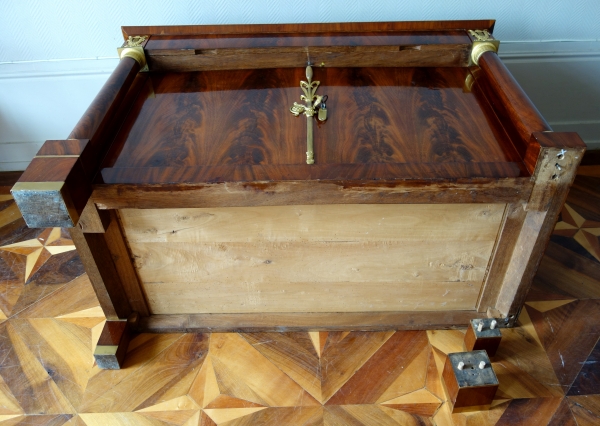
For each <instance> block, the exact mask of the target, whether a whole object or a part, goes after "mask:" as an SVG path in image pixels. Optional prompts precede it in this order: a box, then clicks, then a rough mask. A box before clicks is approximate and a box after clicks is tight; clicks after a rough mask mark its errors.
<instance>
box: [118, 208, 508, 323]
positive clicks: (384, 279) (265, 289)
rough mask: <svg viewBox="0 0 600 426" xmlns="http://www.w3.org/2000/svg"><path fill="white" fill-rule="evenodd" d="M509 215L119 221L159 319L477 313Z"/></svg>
mask: <svg viewBox="0 0 600 426" xmlns="http://www.w3.org/2000/svg"><path fill="white" fill-rule="evenodd" d="M504 209H505V205H504V204H490V205H483V204H460V205H408V204H407V205H320V206H281V207H242V208H215V209H208V208H206V209H204V208H203V209H200V208H198V209H165V210H123V211H121V218H122V222H123V228H124V230H125V233H126V235H127V238H128V242H129V245H130V249H131V252H132V255H133V257H134V259H135V266H136V268H137V271H138V274H139V277H140V279H141V280H142V282H143V284H142V285H143V287H144V291H145V292H146V294H147V297H148V299H149V305H150V309H151V311H152V313H153V314H185V313H210V312H214V313H243V312H369V311H398V310H402V311H428V310H429V311H431V310H470V309H473V308H474V306H475V303H476V300H477V297H478V295H479V292H480V289H481V283H482V281H483V278H484V274H485V270H486V268H487V265H488V263H489V258H490V254H491V251H492V249H493V246H494V243H495V241H496V237H497V234H498V229H499V226H500V222H501V220H502V216H503V213H504Z"/></svg>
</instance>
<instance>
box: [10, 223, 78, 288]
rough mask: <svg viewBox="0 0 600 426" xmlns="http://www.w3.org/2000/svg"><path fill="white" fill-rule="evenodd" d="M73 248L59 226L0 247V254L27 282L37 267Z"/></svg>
mask: <svg viewBox="0 0 600 426" xmlns="http://www.w3.org/2000/svg"><path fill="white" fill-rule="evenodd" d="M72 250H75V246H74V245H73V241H71V240H70V239H68V238H65V236H64V234H63V231H62V230H61V228H47V229H44V230H42V232H41V233H40V234H39V235H38V236H37V237H36V238H32V239H30V240H26V241H19V242H17V243H13V244H8V245H5V246H1V247H0V256H1V257H2V258H3V259H4V261H5V262H6V263H7V264H8V265H9V266H10V267H11V269H12V270H13V272H14V273H15V274H16V275H17V276H19V278H20V279H22V280H23V281H22V282H23V284H27V283H28V282H29V280H30V278H32V277H33V276H34V275H35V273H36V272H37V271H39V269H40V268H41V267H42V266H44V264H45V263H46V262H47V261H48V260H49V259H50V258H51V257H52V256H55V255H57V254H61V253H66V252H68V251H72Z"/></svg>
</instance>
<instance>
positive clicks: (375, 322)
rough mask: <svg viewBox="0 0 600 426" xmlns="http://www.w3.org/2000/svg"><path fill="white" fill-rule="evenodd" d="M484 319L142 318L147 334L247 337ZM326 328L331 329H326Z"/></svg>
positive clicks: (402, 315) (336, 315)
mask: <svg viewBox="0 0 600 426" xmlns="http://www.w3.org/2000/svg"><path fill="white" fill-rule="evenodd" d="M484 317H485V314H481V313H478V312H476V311H423V312H419V311H416V312H415V311H408V312H402V311H400V312H323V313H319V312H312V313H304V312H302V313H293V312H292V313H278V312H275V313H268V314H260V313H259V314H256V313H245V314H190V315H150V316H149V317H142V318H140V330H142V331H144V332H147V333H173V332H176V331H177V330H180V331H181V330H186V331H189V332H225V331H227V332H232V331H235V332H243V333H253V332H259V331H260V332H272V331H276V332H288V331H289V332H291V331H306V330H323V331H340V330H346V331H350V330H363V331H380V330H391V329H395V330H429V329H436V328H438V329H443V328H456V327H466V326H467V324H468V323H469V320H471V319H473V318H484ZM323 324H327V325H326V326H323ZM463 337H464V336H463ZM461 342H462V340H461Z"/></svg>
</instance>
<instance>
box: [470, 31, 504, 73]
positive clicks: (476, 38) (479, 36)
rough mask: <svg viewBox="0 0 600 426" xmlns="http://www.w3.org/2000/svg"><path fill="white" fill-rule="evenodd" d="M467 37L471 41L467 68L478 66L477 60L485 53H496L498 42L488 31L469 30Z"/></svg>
mask: <svg viewBox="0 0 600 426" xmlns="http://www.w3.org/2000/svg"><path fill="white" fill-rule="evenodd" d="M469 35H470V36H471V38H472V39H473V45H472V49H471V55H470V56H469V66H473V65H477V66H479V58H480V57H481V55H483V54H484V53H485V52H495V53H498V48H499V47H500V40H496V39H495V38H494V37H493V36H492V35H491V34H490V33H489V32H488V30H469Z"/></svg>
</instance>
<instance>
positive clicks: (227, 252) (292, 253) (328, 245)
mask: <svg viewBox="0 0 600 426" xmlns="http://www.w3.org/2000/svg"><path fill="white" fill-rule="evenodd" d="M493 244H494V242H493V241H460V242H455V243H448V242H445V243H444V242H426V243H420V244H418V246H417V245H406V244H403V243H400V242H387V241H381V242H345V243H343V242H309V243H302V242H293V243H211V244H197V245H195V244H188V243H145V244H138V243H133V244H131V249H132V252H133V255H134V257H135V258H136V266H137V269H138V271H139V274H140V277H141V279H142V281H143V282H144V283H157V282H170V281H171V282H176V281H190V282H191V281H209V282H219V281H237V282H245V281H259V282H268V281H270V282H299V281H305V282H306V281H314V282H340V281H348V282H382V281H401V282H406V281H414V282H426V281H451V282H454V281H480V282H481V281H482V280H483V276H484V274H485V268H486V266H487V263H488V259H489V255H490V253H491V250H492V247H493Z"/></svg>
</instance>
